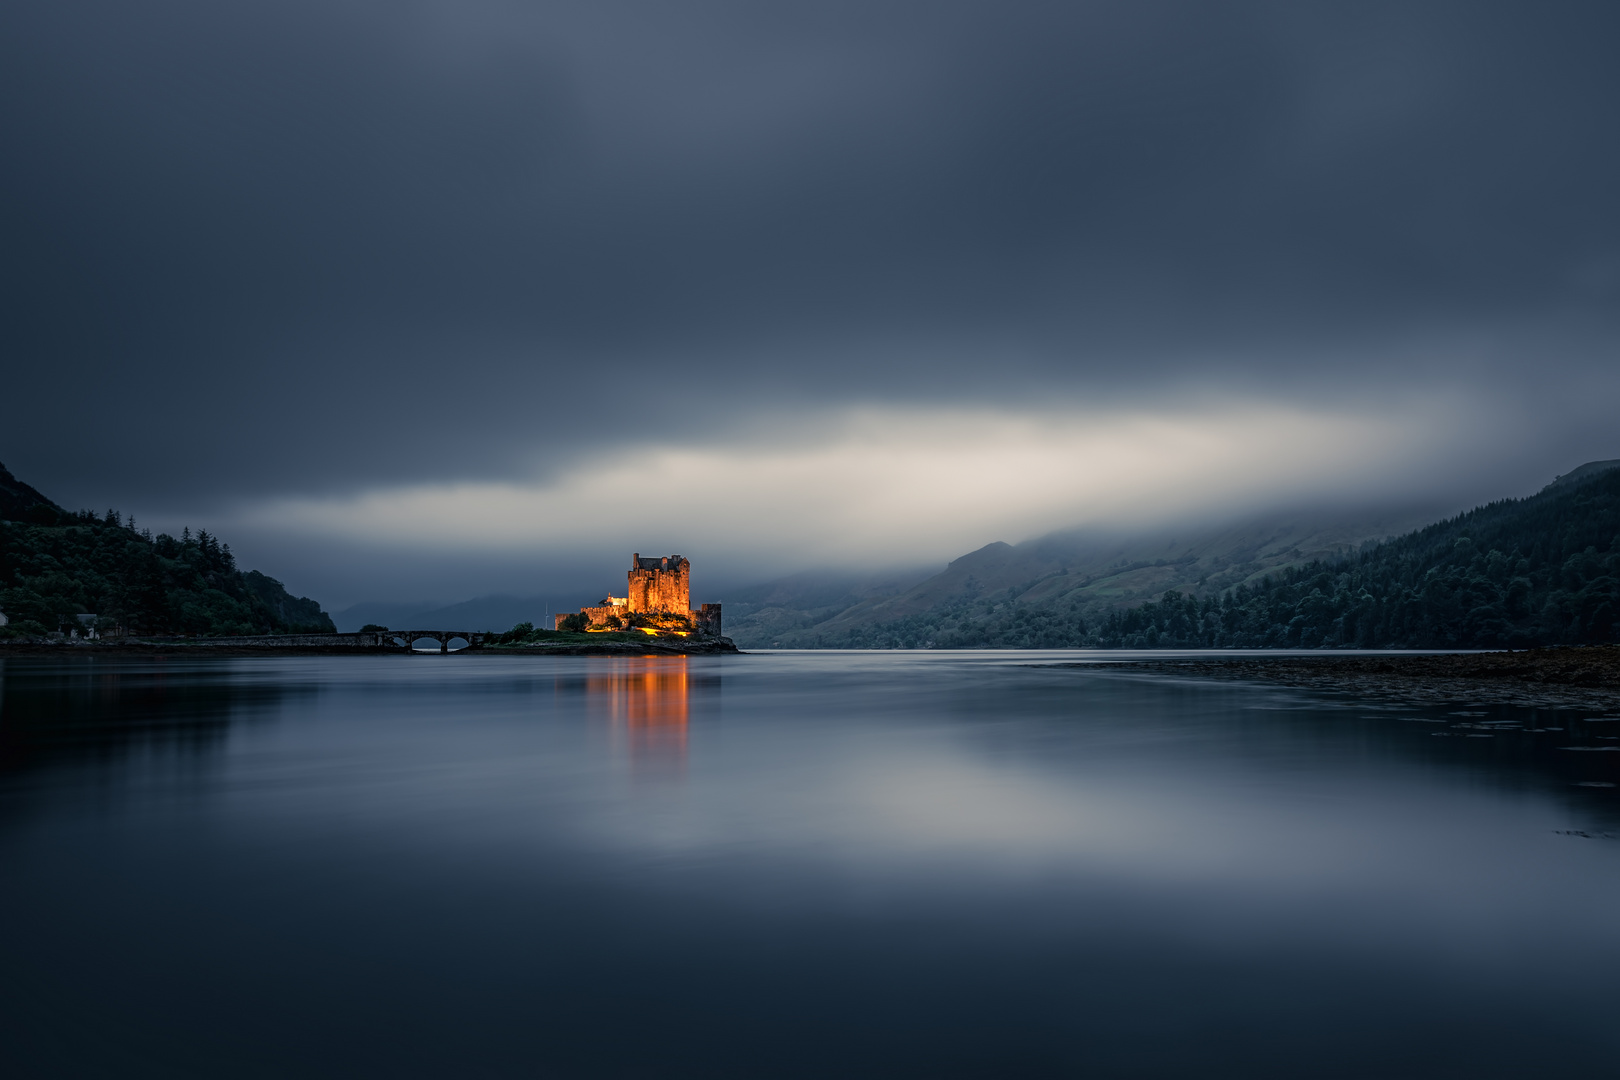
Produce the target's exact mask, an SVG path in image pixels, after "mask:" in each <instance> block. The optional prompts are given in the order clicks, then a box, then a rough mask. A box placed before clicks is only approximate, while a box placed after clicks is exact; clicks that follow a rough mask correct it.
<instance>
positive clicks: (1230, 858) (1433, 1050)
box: [0, 651, 1620, 1078]
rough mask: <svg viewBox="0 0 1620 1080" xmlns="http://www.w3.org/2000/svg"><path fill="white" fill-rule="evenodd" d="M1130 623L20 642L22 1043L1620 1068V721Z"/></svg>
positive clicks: (446, 1070) (1044, 1066)
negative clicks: (1222, 672) (1202, 657)
mask: <svg viewBox="0 0 1620 1080" xmlns="http://www.w3.org/2000/svg"><path fill="white" fill-rule="evenodd" d="M1164 655H1165V654H1163V653H1159V654H1154V658H1156V659H1157V658H1163V657H1164ZM1122 658H1125V657H1122V655H1121V654H1117V653H1114V654H1094V653H1083V652H1073V651H1069V652H1050V653H1047V652H957V653H950V652H890V653H855V652H820V653H814V652H806V653H791V652H783V653H761V654H754V655H741V656H721V657H690V658H667V657H666V658H644V659H626V658H595V657H545V658H539V657H536V658H526V657H511V656H488V655H472V654H467V655H450V656H439V655H425V656H422V655H419V656H398V657H365V658H357V657H339V658H321V657H316V658H311V657H288V658H265V659H261V658H249V659H213V660H209V659H188V658H167V657H154V658H141V659H106V658H99V657H95V658H74V659H68V660H61V661H57V660H40V659H8V660H5V661H3V664H0V927H3V929H0V1051H3V1060H4V1069H5V1075H7V1076H11V1077H34V1076H41V1077H43V1076H75V1077H77V1076H108V1077H145V1076H153V1077H157V1076H164V1077H171V1076H172V1077H222V1076H230V1077H283V1076H286V1077H354V1076H379V1077H381V1076H386V1077H418V1076H420V1077H550V1076H557V1077H686V1076H690V1077H711V1076H712V1077H831V1076H839V1077H858V1076H919V1077H956V1076H960V1077H1014V1076H1042V1077H1045V1076H1130V1077H1172V1076H1173V1077H1186V1076H1195V1075H1196V1076H1212V1075H1218V1076H1244V1077H1268V1076H1277V1077H1284V1076H1286V1077H1302V1076H1310V1077H1365V1076H1380V1077H1396V1076H1413V1077H1418V1076H1421V1077H1447V1076H1457V1077H1470V1078H1478V1077H1496V1076H1542V1075H1576V1074H1580V1073H1588V1074H1591V1075H1608V1074H1612V1072H1613V1070H1614V1068H1615V1062H1616V1061H1620V1017H1617V1007H1620V918H1617V912H1620V840H1617V839H1615V837H1620V798H1617V794H1616V793H1617V790H1620V789H1616V788H1614V787H1612V786H1604V785H1612V784H1613V783H1614V782H1615V781H1616V779H1617V778H1620V777H1617V774H1620V764H1617V763H1616V761H1615V759H1616V758H1620V752H1609V751H1616V750H1617V748H1620V717H1615V716H1605V714H1603V713H1601V712H1594V711H1592V710H1590V709H1585V710H1583V709H1541V710H1536V709H1528V708H1513V707H1506V706H1489V705H1479V704H1477V703H1471V702H1468V701H1465V700H1459V701H1456V702H1452V703H1448V704H1435V703H1429V704H1425V705H1422V706H1421V707H1409V706H1406V705H1402V704H1400V703H1398V702H1390V701H1368V700H1358V699H1356V698H1355V697H1353V696H1351V695H1347V694H1342V693H1340V694H1336V693H1329V692H1323V691H1312V692H1307V691H1300V690H1290V689H1286V688H1280V687H1274V686H1264V685H1257V684H1252V683H1240V682H1226V681H1208V680H1199V679H1195V678H1189V677H1173V676H1166V675H1163V674H1155V673H1152V672H1149V671H1146V670H1133V669H1131V668H1130V667H1123V668H1122V667H1107V668H1102V667H1096V666H1092V665H1089V664H1087V663H1086V661H1088V660H1092V659H1106V660H1119V659H1122Z"/></svg>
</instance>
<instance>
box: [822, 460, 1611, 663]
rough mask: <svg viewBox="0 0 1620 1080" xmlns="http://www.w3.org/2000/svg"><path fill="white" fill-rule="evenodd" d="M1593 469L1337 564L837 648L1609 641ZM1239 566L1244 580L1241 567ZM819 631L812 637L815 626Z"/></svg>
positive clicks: (890, 627) (1009, 604)
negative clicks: (1125, 603)
mask: <svg viewBox="0 0 1620 1080" xmlns="http://www.w3.org/2000/svg"><path fill="white" fill-rule="evenodd" d="M1615 464H1616V463H1613V462H1594V463H1592V464H1590V465H1587V466H1582V468H1581V469H1578V470H1576V471H1575V472H1572V473H1570V474H1569V475H1567V476H1564V477H1560V478H1559V479H1558V480H1557V481H1555V482H1554V483H1553V484H1550V485H1549V486H1548V487H1547V488H1546V489H1545V490H1543V491H1542V492H1541V493H1540V494H1537V495H1534V496H1531V497H1529V498H1525V499H1508V500H1504V501H1502V502H1497V503H1492V504H1490V505H1488V506H1483V507H1480V508H1478V509H1475V510H1472V511H1469V512H1468V513H1465V514H1461V515H1458V516H1457V517H1454V518H1450V519H1447V520H1445V521H1441V522H1438V523H1436V524H1433V525H1429V526H1428V527H1426V528H1422V529H1418V530H1416V531H1413V532H1409V533H1407V534H1405V535H1403V536H1400V537H1398V538H1394V539H1390V540H1387V541H1384V542H1381V543H1376V542H1369V543H1367V544H1364V545H1362V546H1361V548H1360V550H1359V551H1356V552H1354V553H1353V554H1346V555H1344V556H1341V557H1327V558H1316V559H1312V560H1310V561H1308V562H1304V563H1301V564H1296V565H1285V566H1281V567H1278V568H1276V569H1272V570H1270V571H1267V572H1264V573H1262V574H1258V575H1255V576H1253V577H1251V578H1250V580H1248V581H1245V582H1242V583H1239V584H1236V585H1233V586H1230V587H1228V583H1227V582H1225V581H1222V580H1221V577H1220V576H1216V575H1212V576H1211V577H1209V578H1208V579H1206V580H1205V581H1204V582H1202V584H1201V586H1200V585H1199V584H1191V585H1188V586H1186V587H1183V588H1176V589H1170V590H1167V591H1166V592H1165V593H1164V594H1163V596H1162V597H1161V598H1160V599H1158V600H1156V601H1152V602H1148V603H1145V604H1137V605H1133V606H1130V607H1124V608H1115V609H1114V610H1112V611H1101V612H1099V611H1098V610H1097V607H1096V605H1095V604H1094V603H1093V604H1090V605H1088V604H1086V603H1085V602H1083V601H1082V600H1080V599H1072V600H1071V599H1060V600H1059V601H1058V602H1051V603H1030V602H1027V601H1025V600H1024V596H1026V595H1028V594H1027V592H1026V591H1024V590H1017V589H1007V590H1005V591H1004V592H998V593H993V594H984V593H981V594H980V595H977V596H973V595H960V596H956V597H954V598H951V599H948V600H947V601H945V602H942V603H939V604H936V605H935V606H934V607H932V608H931V609H929V610H926V611H922V612H918V613H916V614H912V615H908V616H905V617H903V618H898V619H893V620H890V621H886V622H883V623H879V624H875V625H865V626H853V627H849V628H848V629H846V630H844V631H843V632H841V633H839V634H837V635H832V634H828V635H826V636H825V637H823V638H822V639H821V640H819V641H816V642H814V644H818V645H821V646H823V647H842V648H1063V647H1074V646H1092V647H1116V648H1117V647H1126V648H1156V647H1157V648H1200V647H1228V648H1232V647H1242V648H1334V647H1345V648H1492V647H1503V646H1523V645H1538V644H1540V645H1546V644H1563V643H1578V642H1597V641H1608V640H1612V639H1613V636H1614V633H1615V628H1616V617H1617V614H1620V470H1617V469H1615V468H1613V466H1614V465H1615ZM1236 569H1238V570H1240V571H1245V570H1247V569H1248V567H1245V566H1239V567H1237V568H1236ZM818 629H819V628H818Z"/></svg>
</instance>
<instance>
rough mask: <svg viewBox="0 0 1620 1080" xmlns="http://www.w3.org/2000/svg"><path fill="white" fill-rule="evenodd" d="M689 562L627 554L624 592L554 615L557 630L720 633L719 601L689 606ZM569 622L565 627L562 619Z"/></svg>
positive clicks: (690, 601)
mask: <svg viewBox="0 0 1620 1080" xmlns="http://www.w3.org/2000/svg"><path fill="white" fill-rule="evenodd" d="M691 581H692V564H691V562H690V561H689V560H688V559H687V558H686V556H684V555H666V556H664V557H663V558H661V559H643V558H642V557H641V555H640V553H637V554H635V555H632V556H630V575H629V581H628V587H627V588H626V590H625V592H626V595H624V596H609V597H606V598H605V599H603V601H602V602H601V603H600V604H598V605H597V606H595V607H584V608H580V609H579V614H578V615H558V616H557V619H556V628H557V629H558V630H575V629H579V630H587V631H598V632H600V631H604V630H622V629H631V628H635V629H638V630H640V631H642V632H643V633H646V634H658V633H670V634H679V635H681V636H683V637H684V636H686V635H687V634H697V635H698V636H700V637H719V636H720V605H719V604H704V605H703V606H702V607H701V608H699V609H697V610H696V611H694V610H692V584H691ZM565 622H566V623H569V625H567V626H565V625H563V624H564V623H565Z"/></svg>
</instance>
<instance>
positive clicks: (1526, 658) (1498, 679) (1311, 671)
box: [1062, 645, 1620, 709]
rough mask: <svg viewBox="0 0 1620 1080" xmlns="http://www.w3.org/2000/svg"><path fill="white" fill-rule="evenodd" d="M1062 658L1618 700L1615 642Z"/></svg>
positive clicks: (1517, 701) (1462, 691)
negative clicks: (1432, 650) (1481, 649)
mask: <svg viewBox="0 0 1620 1080" xmlns="http://www.w3.org/2000/svg"><path fill="white" fill-rule="evenodd" d="M1062 666H1065V667H1088V668H1096V667H1108V668H1113V669H1116V670H1130V671H1148V672H1155V673H1160V674H1167V675H1182V676H1189V677H1194V678H1207V679H1237V680H1246V681H1254V682H1269V683H1276V684H1279V685H1282V686H1292V687H1299V688H1303V689H1313V690H1339V691H1347V692H1354V693H1357V694H1361V695H1366V696H1371V697H1380V698H1394V699H1399V700H1402V701H1410V702H1434V701H1458V700H1468V701H1476V702H1481V703H1486V704H1502V705H1525V706H1530V707H1543V708H1547V707H1553V708H1556V707H1560V706H1564V707H1580V708H1595V709H1612V708H1614V707H1616V706H1617V705H1620V645H1590V646H1561V647H1556V648H1543V649H1525V650H1522V651H1515V652H1489V653H1444V654H1418V655H1400V654H1393V655H1392V654H1388V653H1381V654H1376V655H1371V656H1344V655H1337V656H1297V655H1296V656H1267V655H1264V654H1260V655H1256V656H1252V657H1251V656H1230V655H1227V656H1210V657H1177V658H1175V659H1165V660H1118V661H1102V662H1101V663H1090V664H1073V665H1067V664H1066V665H1062Z"/></svg>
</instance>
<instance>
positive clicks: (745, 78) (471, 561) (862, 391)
mask: <svg viewBox="0 0 1620 1080" xmlns="http://www.w3.org/2000/svg"><path fill="white" fill-rule="evenodd" d="M1617 56H1620V6H1617V5H1615V4H1613V3H1608V2H1594V3H1577V4H1561V3H1554V2H1546V0H1538V2H1535V3H1519V4H1493V3H1488V2H1484V0H1465V2H1459V3H1421V2H1415V0H1401V2H1398V3H1388V4H1384V3H1377V2H1367V0H1358V2H1356V3H1338V4H1331V5H1329V4H1311V3H1307V2H1302V0H1286V2H1275V3H1247V4H1246V3H1211V2H1208V0H1194V2H1185V3H1155V2H1151V0H1128V2H1118V3H1085V2H1080V0H1075V2H1069V3H1050V2H1048V3H1018V2H1014V0H996V2H993V3H990V2H985V3H975V2H957V3H953V2H950V0H926V2H922V0H917V2H912V0H905V2H889V3H885V2H882V0H861V2H859V3H843V2H840V0H815V2H813V3H812V2H804V3H774V4H773V3H761V2H759V0H750V2H741V0H739V2H735V3H720V2H686V3H674V2H670V0H648V2H623V3H620V2H614V0H582V2H579V3H539V2H534V3H519V2H507V3H502V2H487V0H455V2H453V3H452V2H438V0H419V2H414V3H401V2H398V0H394V2H389V3H380V2H378V3H372V2H367V0H319V2H305V0H275V2H274V3H269V2H264V3H255V2H244V3H232V4H220V3H218V2H215V0H208V2H203V0H196V2H187V0H180V2H157V0H145V2H140V0H137V2H131V0H104V2H78V0H52V2H50V3H42V4H10V5H5V6H4V7H3V8H0V145H3V146H4V168H3V169H0V333H3V339H0V345H3V349H4V353H3V357H4V381H3V384H0V392H3V398H0V402H3V410H0V461H3V462H4V463H5V464H6V465H7V466H8V467H10V468H11V469H12V470H13V471H14V472H15V473H17V474H18V475H19V476H20V477H22V478H23V479H25V480H27V481H29V482H31V483H33V484H34V485H35V486H37V487H40V488H41V489H43V490H44V491H46V492H47V493H48V494H50V495H52V496H53V497H55V498H57V499H58V500H59V501H61V502H63V503H65V504H67V505H69V506H75V507H76V506H94V507H97V508H102V507H106V506H109V505H112V506H117V507H120V508H122V509H123V510H125V511H126V512H129V511H133V512H135V513H136V514H137V515H139V516H140V517H141V518H142V519H143V520H145V521H147V522H149V523H151V524H153V525H155V526H156V525H162V526H165V527H170V526H173V527H177V526H178V525H179V524H182V523H190V524H192V525H193V526H199V525H200V526H205V527H209V528H212V529H218V530H220V531H221V532H222V533H223V534H224V535H225V537H226V539H228V540H231V541H232V542H233V544H234V546H235V547H236V548H237V549H238V551H239V552H240V553H241V554H242V555H243V558H244V561H245V562H248V563H249V564H250V565H254V566H258V567H260V568H263V569H265V570H266V571H267V572H270V573H272V574H275V575H276V576H279V577H282V578H283V579H285V580H286V581H287V582H288V584H289V585H290V586H291V587H293V588H294V590H295V591H300V592H308V593H311V594H312V595H315V596H317V598H319V599H322V600H323V601H324V602H326V603H327V604H328V605H329V606H332V605H338V606H341V605H343V604H347V603H350V602H353V601H355V600H361V599H396V598H398V599H414V598H416V597H435V598H443V599H456V598H458V595H467V594H471V593H473V592H494V591H510V592H525V593H528V592H536V591H540V590H541V589H543V588H546V587H548V582H549V581H550V579H551V578H558V579H560V578H562V577H567V576H568V575H575V574H587V575H588V574H594V573H597V572H598V571H597V570H596V567H597V566H598V564H600V565H601V566H602V567H604V568H606V570H611V571H612V574H611V575H609V576H608V578H607V580H606V581H605V582H604V587H606V585H607V584H611V583H612V582H613V581H615V580H618V578H617V574H618V573H620V572H622V570H623V567H624V566H625V565H628V563H627V560H628V556H629V553H630V552H631V551H632V550H640V551H641V552H643V553H648V552H657V553H659V554H662V553H665V552H666V551H682V552H684V553H686V554H688V555H690V556H691V557H692V558H693V560H694V565H695V574H696V575H697V576H699V577H701V574H702V572H703V570H704V569H705V566H707V567H708V568H710V572H711V573H715V574H716V575H717V576H722V577H724V578H726V579H728V580H740V579H742V578H745V577H747V576H749V575H759V576H770V573H771V568H772V566H773V565H774V561H775V560H782V561H783V562H791V563H792V564H793V566H795V567H797V566H802V565H829V566H831V565H838V566H853V565H880V564H881V565H894V564H900V563H905V562H907V561H928V560H938V561H940V562H943V560H944V559H946V558H949V557H952V556H954V555H957V554H961V553H962V552H964V551H966V550H969V549H971V548H975V547H978V546H980V545H982V544H984V543H987V542H989V541H992V540H998V539H1002V540H1009V541H1016V540H1019V539H1023V538H1026V537H1029V536H1033V535H1037V534H1039V533H1041V532H1043V531H1046V530H1049V529H1053V528H1059V527H1064V526H1069V525H1076V524H1086V523H1109V524H1125V525H1133V524H1149V523H1154V522H1159V521H1164V520H1171V519H1174V518H1175V517H1177V516H1178V515H1190V514H1197V513H1203V512H1208V511H1211V510H1220V509H1226V508H1231V507H1234V506H1240V505H1242V506H1247V505H1256V506H1258V505H1262V504H1266V503H1268V502H1276V501H1282V500H1288V499H1299V498H1313V499H1323V498H1340V499H1345V500H1361V501H1367V500H1375V501H1376V500H1378V499H1434V500H1439V501H1440V502H1442V503H1446V504H1448V505H1449V504H1451V503H1457V504H1461V503H1464V502H1467V501H1470V500H1474V499H1479V498H1492V497H1500V496H1503V495H1513V494H1524V493H1527V492H1528V491H1531V490H1534V489H1535V488H1536V487H1539V486H1540V485H1541V484H1542V483H1544V482H1546V481H1547V480H1548V479H1550V478H1551V476H1552V475H1553V474H1555V473H1557V472H1561V471H1567V469H1568V468H1570V467H1572V466H1573V465H1576V464H1579V463H1580V462H1582V461H1585V460H1589V459H1592V458H1602V457H1620V425H1617V424H1616V420H1615V415H1616V405H1617V404H1620V353H1617V348H1616V347H1617V344H1620V197H1617V195H1616V193H1617V192H1620V140H1617V138H1616V117H1617V116H1620V62H1617V60H1616V57H1617ZM705 560H706V562H705ZM721 567H725V568H726V569H725V572H724V573H723V574H722V573H721V570H720V568H721ZM548 575H549V577H548Z"/></svg>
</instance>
